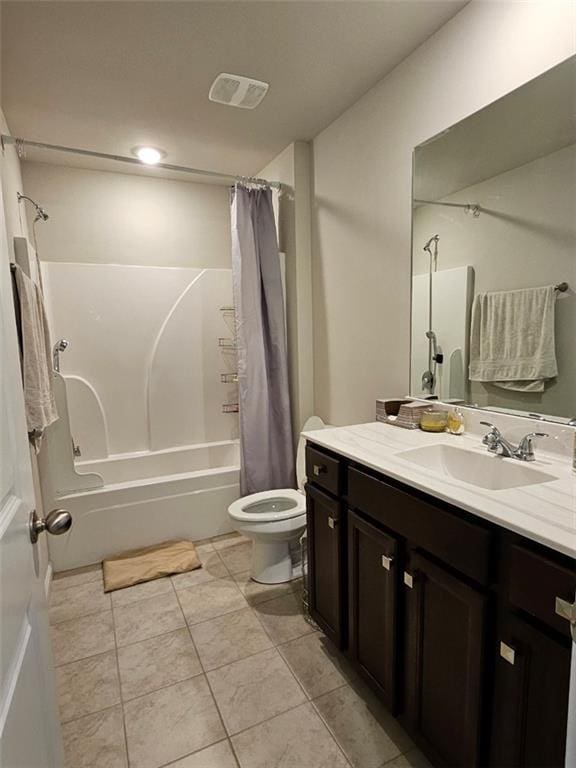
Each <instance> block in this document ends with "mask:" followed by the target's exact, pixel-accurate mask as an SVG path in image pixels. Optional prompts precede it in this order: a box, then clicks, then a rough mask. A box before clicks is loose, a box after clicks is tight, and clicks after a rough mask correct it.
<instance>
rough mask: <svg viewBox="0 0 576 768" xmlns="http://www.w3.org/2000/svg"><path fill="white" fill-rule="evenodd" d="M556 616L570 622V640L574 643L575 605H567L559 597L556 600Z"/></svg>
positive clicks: (575, 633) (575, 632)
mask: <svg viewBox="0 0 576 768" xmlns="http://www.w3.org/2000/svg"><path fill="white" fill-rule="evenodd" d="M556 615H557V616H560V618H562V619H566V621H569V622H570V632H571V633H572V639H573V640H574V642H576V603H569V602H568V600H563V599H562V598H561V597H557V598H556Z"/></svg>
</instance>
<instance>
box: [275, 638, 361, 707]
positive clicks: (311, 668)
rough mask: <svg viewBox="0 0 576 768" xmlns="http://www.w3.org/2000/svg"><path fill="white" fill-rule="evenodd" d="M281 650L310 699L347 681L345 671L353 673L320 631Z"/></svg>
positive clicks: (280, 647) (287, 644) (284, 646)
mask: <svg viewBox="0 0 576 768" xmlns="http://www.w3.org/2000/svg"><path fill="white" fill-rule="evenodd" d="M278 650H279V651H280V653H281V654H282V656H283V657H284V660H285V661H286V662H287V663H288V666H289V667H290V669H291V670H292V672H294V674H295V676H296V677H297V679H298V681H299V682H300V684H301V685H302V687H303V688H304V690H305V691H306V693H307V694H308V696H310V698H311V699H314V698H316V697H317V696H321V695H322V694H324V693H328V692H329V691H333V690H334V689H335V688H339V687H340V686H341V685H344V684H345V683H346V677H345V676H344V674H343V673H345V672H348V674H350V670H349V667H348V665H347V663H346V661H345V659H344V658H343V657H342V656H341V655H340V654H339V653H338V651H337V650H336V648H335V647H334V646H333V645H332V644H331V643H330V641H329V640H327V638H326V637H325V636H324V635H322V634H320V633H319V632H313V633H312V634H310V635H304V637H298V638H297V639H296V640H291V641H290V642H289V643H286V644H285V645H280V646H278Z"/></svg>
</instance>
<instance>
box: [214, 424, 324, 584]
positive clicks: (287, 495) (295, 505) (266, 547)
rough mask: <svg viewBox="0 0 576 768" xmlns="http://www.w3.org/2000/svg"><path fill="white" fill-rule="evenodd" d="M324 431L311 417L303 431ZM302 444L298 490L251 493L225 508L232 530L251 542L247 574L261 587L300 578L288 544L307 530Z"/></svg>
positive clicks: (302, 446) (301, 444)
mask: <svg viewBox="0 0 576 768" xmlns="http://www.w3.org/2000/svg"><path fill="white" fill-rule="evenodd" d="M323 428H324V423H323V421H322V420H321V419H319V418H318V417H317V416H312V417H311V418H310V419H308V421H307V422H306V424H305V425H304V428H303V430H302V431H304V432H305V431H310V430H314V429H323ZM305 444H306V441H305V440H304V438H303V437H300V440H299V442H298V454H297V457H296V475H297V480H298V490H294V488H281V489H277V490H273V491H261V492H260V493H252V494H250V495H249V496H244V497H243V498H241V499H238V500H237V501H234V502H233V503H232V504H230V506H229V507H228V514H229V516H230V521H231V523H232V527H233V528H235V529H236V530H237V531H238V532H239V533H242V534H243V535H244V536H247V537H248V538H249V539H252V568H251V573H250V575H251V578H252V579H253V580H254V581H258V582H260V583H261V584H281V583H282V582H285V581H291V580H292V579H295V578H297V577H298V576H300V575H301V566H298V567H294V566H293V563H292V558H291V556H290V544H291V543H292V544H293V543H294V542H295V541H297V540H298V539H299V538H300V536H302V534H303V533H304V531H305V529H306V496H305V494H304V483H305V482H306V466H305V455H304V451H305Z"/></svg>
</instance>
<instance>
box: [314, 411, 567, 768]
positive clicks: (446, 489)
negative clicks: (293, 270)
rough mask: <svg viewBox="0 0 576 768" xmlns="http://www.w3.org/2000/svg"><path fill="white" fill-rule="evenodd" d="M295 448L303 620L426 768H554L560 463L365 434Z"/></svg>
mask: <svg viewBox="0 0 576 768" xmlns="http://www.w3.org/2000/svg"><path fill="white" fill-rule="evenodd" d="M306 437H307V439H308V444H307V455H306V469H307V477H308V485H307V516H308V562H309V599H310V610H311V614H312V617H313V618H314V619H315V621H316V622H317V623H318V624H319V625H320V627H321V628H322V629H323V630H324V631H325V633H326V634H327V635H328V636H329V637H330V638H331V639H332V640H333V641H334V643H335V644H336V645H337V646H338V647H339V648H341V649H343V650H345V652H346V653H347V655H348V657H349V659H350V661H351V662H352V664H353V665H354V667H355V668H356V670H357V671H358V672H359V673H360V674H361V675H362V677H363V678H364V679H365V680H366V681H367V682H368V683H369V684H370V686H371V687H372V688H373V689H374V690H375V691H376V693H377V694H378V695H379V697H380V699H381V700H382V701H383V702H384V703H385V704H386V706H387V707H388V708H389V709H390V711H391V712H392V713H393V714H395V715H396V716H397V717H398V718H399V719H400V721H401V722H402V724H403V725H404V727H405V728H406V730H407V731H408V732H409V733H410V735H411V736H412V737H413V738H414V740H415V741H416V742H417V743H418V745H419V746H420V748H421V749H422V750H423V751H424V752H425V754H426V755H427V756H428V758H429V759H430V760H431V761H432V763H433V764H434V765H437V766H441V765H442V766H443V765H450V766H465V767H466V768H472V766H477V765H489V766H494V768H496V767H498V768H502V766H507V767H508V766H547V767H548V768H552V767H553V766H558V767H560V766H564V755H565V744H566V732H567V718H568V698H569V679H570V654H571V624H570V621H569V620H568V619H569V615H570V611H571V610H572V608H571V606H572V605H573V603H574V597H575V590H576V498H575V487H576V483H575V482H574V475H572V474H571V472H570V469H569V467H568V466H567V464H566V463H561V462H555V461H554V460H549V459H543V460H538V461H536V462H534V463H533V464H532V465H531V466H530V465H527V464H526V463H525V462H519V461H514V460H511V459H506V460H502V459H501V458H499V457H496V456H488V455H487V454H486V451H485V449H483V448H482V446H481V444H480V440H479V437H478V435H472V436H468V435H466V436H464V437H458V438H455V437H453V436H450V435H441V436H431V435H426V434H424V433H422V432H420V431H414V432H409V431H406V430H402V429H398V428H397V427H393V426H389V425H383V424H378V423H375V424H365V425H360V426H355V427H341V428H335V429H326V430H323V431H321V432H316V433H308V434H307V435H306ZM454 451H456V452H461V454H462V452H463V454H466V455H460V454H458V453H457V454H454ZM487 462H488V463H487ZM532 473H534V474H532ZM566 617H568V618H566Z"/></svg>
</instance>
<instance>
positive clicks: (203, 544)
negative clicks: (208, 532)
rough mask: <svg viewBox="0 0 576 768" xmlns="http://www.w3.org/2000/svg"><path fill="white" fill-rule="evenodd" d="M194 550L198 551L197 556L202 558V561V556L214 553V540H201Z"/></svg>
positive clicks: (195, 543)
mask: <svg viewBox="0 0 576 768" xmlns="http://www.w3.org/2000/svg"><path fill="white" fill-rule="evenodd" d="M194 548H195V550H196V554H197V555H199V556H200V559H202V554H204V553H206V552H214V544H212V539H201V540H200V541H195V542H194Z"/></svg>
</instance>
